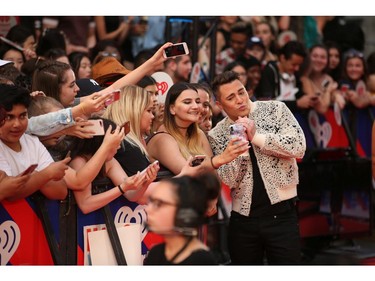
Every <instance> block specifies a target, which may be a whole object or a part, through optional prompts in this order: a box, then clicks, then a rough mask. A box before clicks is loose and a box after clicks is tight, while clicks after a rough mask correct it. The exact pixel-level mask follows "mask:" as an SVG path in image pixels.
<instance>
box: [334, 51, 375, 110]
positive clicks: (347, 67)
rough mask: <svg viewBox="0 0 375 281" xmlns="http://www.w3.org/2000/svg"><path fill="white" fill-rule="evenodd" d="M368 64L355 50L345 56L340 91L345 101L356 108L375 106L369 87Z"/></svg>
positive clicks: (374, 98) (374, 97) (374, 99)
mask: <svg viewBox="0 0 375 281" xmlns="http://www.w3.org/2000/svg"><path fill="white" fill-rule="evenodd" d="M367 79H368V72H367V64H366V60H365V58H364V55H363V54H362V53H361V52H359V51H358V50H355V49H350V50H348V51H347V52H346V53H345V54H344V62H343V75H342V77H341V80H340V82H339V89H340V91H341V94H342V95H343V96H344V97H345V99H346V100H347V101H348V102H349V103H350V104H352V105H353V106H354V107H356V108H365V107H367V106H371V105H375V96H372V95H371V94H370V93H369V91H368V89H367V87H366V82H367Z"/></svg>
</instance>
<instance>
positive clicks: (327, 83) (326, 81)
mask: <svg viewBox="0 0 375 281" xmlns="http://www.w3.org/2000/svg"><path fill="white" fill-rule="evenodd" d="M328 85H329V80H328V79H325V80H323V82H322V87H323V89H327V87H328Z"/></svg>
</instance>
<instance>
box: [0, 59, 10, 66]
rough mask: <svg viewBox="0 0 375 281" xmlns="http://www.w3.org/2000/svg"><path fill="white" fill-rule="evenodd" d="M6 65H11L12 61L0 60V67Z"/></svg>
mask: <svg viewBox="0 0 375 281" xmlns="http://www.w3.org/2000/svg"><path fill="white" fill-rule="evenodd" d="M8 63H13V62H12V61H9V60H0V66H4V65H6V64H8Z"/></svg>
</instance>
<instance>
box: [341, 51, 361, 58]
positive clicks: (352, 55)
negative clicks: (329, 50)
mask: <svg viewBox="0 0 375 281" xmlns="http://www.w3.org/2000/svg"><path fill="white" fill-rule="evenodd" d="M345 58H346V59H351V58H361V59H363V58H364V55H363V53H361V52H360V51H357V50H350V51H348V52H347V53H345Z"/></svg>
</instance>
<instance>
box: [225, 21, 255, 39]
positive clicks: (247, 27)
mask: <svg viewBox="0 0 375 281" xmlns="http://www.w3.org/2000/svg"><path fill="white" fill-rule="evenodd" d="M230 33H241V34H245V35H246V36H247V37H251V36H252V35H253V30H252V27H251V24H248V23H246V22H243V21H239V22H236V23H235V24H233V25H232V26H231V28H230Z"/></svg>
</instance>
